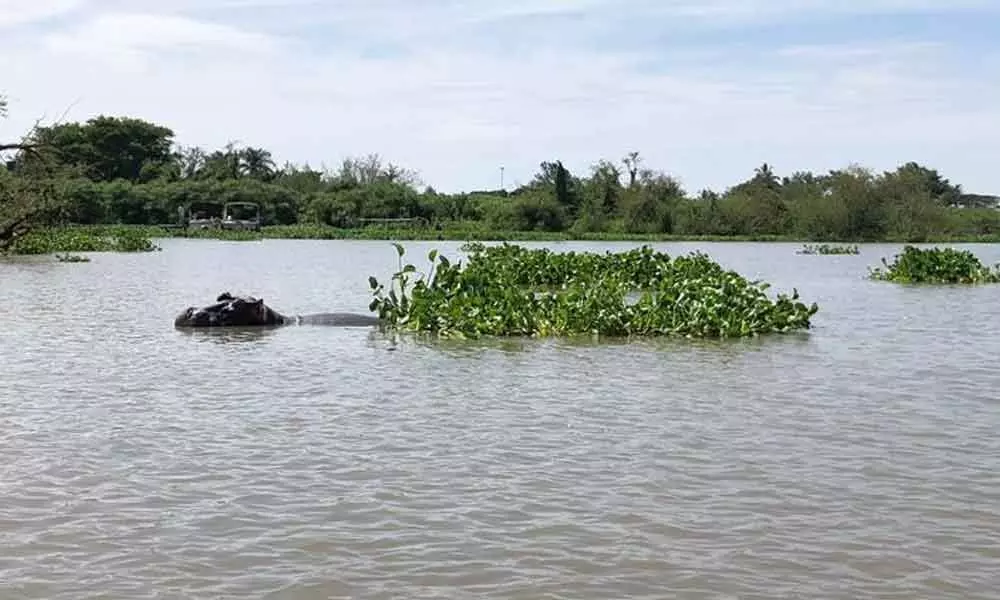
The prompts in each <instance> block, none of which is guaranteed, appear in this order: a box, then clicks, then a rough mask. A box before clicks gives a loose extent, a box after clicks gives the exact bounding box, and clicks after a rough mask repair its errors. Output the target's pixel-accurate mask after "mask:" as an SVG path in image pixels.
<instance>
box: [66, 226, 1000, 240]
mask: <svg viewBox="0 0 1000 600" xmlns="http://www.w3.org/2000/svg"><path fill="white" fill-rule="evenodd" d="M49 229H50V230H54V231H67V230H70V231H78V232H91V233H93V234H97V235H103V234H104V233H105V232H110V231H113V230H121V229H127V230H132V231H134V232H135V233H137V234H138V233H140V232H141V233H142V234H143V235H145V236H147V237H150V238H190V239H212V240H231V241H241V240H245V241H253V240H260V239H302V240H372V241H378V240H384V241H402V240H405V241H429V242H433V241H455V242H466V241H482V242H503V241H509V242H650V243H653V242H761V243H764V242H774V243H803V244H820V243H828V244H839V243H842V244H865V243H868V244H902V243H914V244H919V243H936V244H941V243H955V244H963V243H970V244H971V243H983V244H995V243H1000V233H994V234H978V235H968V234H966V235H947V234H943V235H928V236H926V238H924V239H919V240H918V239H905V238H902V237H894V236H887V237H884V238H882V239H872V240H852V239H844V240H840V239H811V238H805V237H799V236H793V235H731V236H727V235H676V234H636V233H624V232H600V233H581V234H574V233H572V232H568V231H537V230H536V231H490V230H485V229H467V228H454V229H452V228H442V229H437V228H432V227H425V228H413V227H399V228H386V227H365V228H349V229H348V228H338V227H332V226H328V225H311V224H303V225H267V226H264V227H262V228H261V230H260V231H223V230H218V229H208V230H199V229H188V230H185V229H182V228H179V227H161V226H148V225H68V226H64V227H55V228H49Z"/></svg>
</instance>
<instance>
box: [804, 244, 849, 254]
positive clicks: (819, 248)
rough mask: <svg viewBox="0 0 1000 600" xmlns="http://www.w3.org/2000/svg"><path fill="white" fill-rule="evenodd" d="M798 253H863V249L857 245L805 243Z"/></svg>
mask: <svg viewBox="0 0 1000 600" xmlns="http://www.w3.org/2000/svg"><path fill="white" fill-rule="evenodd" d="M796 254H820V255H830V254H861V249H860V248H858V246H857V245H853V246H838V245H835V244H816V245H814V244H805V245H803V246H802V249H801V250H799V251H798V252H796Z"/></svg>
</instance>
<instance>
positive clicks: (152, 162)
mask: <svg viewBox="0 0 1000 600" xmlns="http://www.w3.org/2000/svg"><path fill="white" fill-rule="evenodd" d="M173 136H174V133H173V131H172V130H171V129H169V128H167V127H163V126H161V125H156V124H154V123H150V122H148V121H143V120H141V119H135V118H131V117H108V116H103V115H102V116H98V117H94V118H92V119H90V120H89V121H87V122H86V123H82V124H81V123H65V124H60V125H54V126H50V127H39V128H38V129H37V131H36V133H35V137H36V138H37V140H38V142H39V143H42V144H45V145H46V146H48V147H51V148H52V150H53V158H54V159H55V160H57V161H59V162H60V163H62V164H63V165H65V166H70V167H75V168H78V169H79V170H80V172H81V173H82V174H83V175H84V176H85V177H87V178H89V179H91V180H93V181H114V180H115V179H125V180H126V181H131V182H133V183H137V182H145V181H150V180H152V179H156V178H157V177H159V176H161V175H162V174H164V172H165V171H166V170H167V169H168V168H169V167H170V165H171V164H172V163H173V160H174V154H173V152H171V146H172V144H173ZM29 161H30V159H29Z"/></svg>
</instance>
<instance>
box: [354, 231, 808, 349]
mask: <svg viewBox="0 0 1000 600" xmlns="http://www.w3.org/2000/svg"><path fill="white" fill-rule="evenodd" d="M394 246H395V247H396V250H397V253H398V256H399V265H400V266H399V270H398V271H397V272H396V273H395V274H394V275H393V276H392V278H391V280H390V282H389V285H388V287H386V285H384V284H382V283H380V282H379V281H378V280H377V279H376V278H375V277H374V276H372V277H369V284H370V286H371V292H372V295H373V299H372V302H371V304H370V305H369V309H370V310H371V311H373V312H377V313H378V316H379V317H380V318H381V319H382V321H383V323H385V325H386V326H387V327H388V328H391V329H395V330H398V331H409V332H427V333H434V334H437V335H440V336H444V337H480V336H553V335H584V334H596V335H602V336H616V337H617V336H653V335H664V336H685V337H718V338H726V337H746V336H754V335H759V334H763V333H774V332H788V331H792V330H796V329H807V328H809V326H810V317H812V315H814V314H815V313H816V311H817V310H818V309H819V307H818V306H817V305H816V304H815V303H814V304H812V305H811V306H807V305H805V304H804V303H802V302H800V301H799V296H798V292H797V291H794V293H793V294H792V295H791V296H789V295H787V294H780V295H778V297H777V299H776V300H772V299H771V298H769V297H768V295H767V293H766V290H767V289H768V287H769V286H768V284H766V283H760V282H752V281H748V280H747V279H745V278H744V277H742V276H741V275H739V274H738V273H736V272H734V271H729V270H726V269H724V268H722V267H721V266H720V265H719V264H718V263H716V262H714V261H712V260H711V259H710V258H709V257H708V256H707V255H705V254H702V253H693V254H691V255H688V256H678V257H676V258H671V257H670V256H669V255H667V254H665V253H662V252H655V251H653V250H652V249H651V248H649V247H648V246H643V247H642V248H637V249H634V250H629V251H627V252H619V253H610V252H608V253H605V254H597V253H586V252H582V253H577V252H567V253H556V252H552V251H550V250H546V249H526V248H523V247H520V246H516V245H508V244H503V245H501V246H492V247H487V246H484V245H482V244H479V243H472V244H467V245H466V246H465V247H464V248H465V249H466V250H467V251H468V252H469V260H468V263H467V264H465V265H463V264H462V263H461V261H459V262H456V263H452V262H451V261H449V260H448V259H447V258H446V257H444V256H442V255H439V254H438V252H437V251H436V250H432V251H431V252H430V253H429V254H428V257H427V258H428V260H429V261H430V263H431V268H430V269H429V271H428V273H426V274H423V273H420V272H418V271H417V269H416V267H415V266H414V265H412V264H404V263H403V257H404V254H405V251H404V249H403V247H402V246H401V245H399V244H394Z"/></svg>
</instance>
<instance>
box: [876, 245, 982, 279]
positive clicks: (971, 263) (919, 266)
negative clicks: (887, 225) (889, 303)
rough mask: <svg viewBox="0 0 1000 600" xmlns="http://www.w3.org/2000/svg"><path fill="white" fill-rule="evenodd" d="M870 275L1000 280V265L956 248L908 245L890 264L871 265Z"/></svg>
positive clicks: (900, 277)
mask: <svg viewBox="0 0 1000 600" xmlns="http://www.w3.org/2000/svg"><path fill="white" fill-rule="evenodd" d="M869 277H870V278H871V279H874V280H877V281H893V282H896V283H937V284H951V283H964V284H974V283H1000V267H997V266H994V267H987V266H985V265H983V263H982V262H980V260H979V258H977V257H976V255H975V254H973V253H972V252H970V251H968V250H957V249H955V248H925V249H921V248H917V247H916V246H909V245H908V246H904V247H903V252H902V253H901V254H897V255H896V256H895V257H894V258H893V261H892V263H891V264H890V263H889V262H888V261H886V259H885V258H883V259H882V267H874V268H871V269H869Z"/></svg>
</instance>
